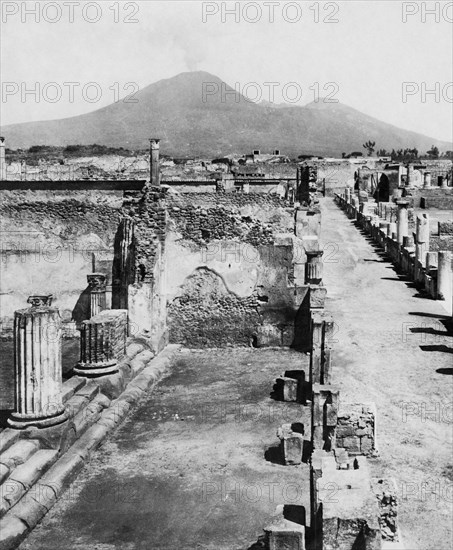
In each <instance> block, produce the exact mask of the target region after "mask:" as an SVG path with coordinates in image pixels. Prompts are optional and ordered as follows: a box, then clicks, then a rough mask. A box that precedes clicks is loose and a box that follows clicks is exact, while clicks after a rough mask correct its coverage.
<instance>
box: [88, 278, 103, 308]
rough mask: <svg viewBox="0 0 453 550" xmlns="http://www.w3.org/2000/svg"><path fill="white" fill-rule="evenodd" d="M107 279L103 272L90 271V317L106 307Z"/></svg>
mask: <svg viewBox="0 0 453 550" xmlns="http://www.w3.org/2000/svg"><path fill="white" fill-rule="evenodd" d="M106 279H107V277H106V276H105V275H104V274H103V273H90V274H89V275H87V280H88V286H89V287H90V317H94V316H95V315H98V313H101V311H104V309H106V296H105V295H106V289H107V285H106Z"/></svg>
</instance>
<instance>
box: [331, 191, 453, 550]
mask: <svg viewBox="0 0 453 550" xmlns="http://www.w3.org/2000/svg"><path fill="white" fill-rule="evenodd" d="M322 208H323V213H322V235H323V242H324V248H325V250H326V253H325V256H328V257H327V259H326V262H325V265H324V283H325V285H326V286H327V303H326V309H327V310H328V311H330V312H332V314H333V317H334V320H335V322H336V340H337V343H336V344H335V346H336V348H335V349H336V353H335V359H334V365H335V367H334V369H333V380H334V383H335V384H336V385H338V386H339V388H340V390H341V394H340V398H341V400H342V401H343V402H365V401H374V402H375V403H376V406H377V411H378V423H377V430H378V444H379V450H380V458H379V459H376V460H372V461H371V464H372V468H371V469H372V472H373V474H376V475H382V476H383V477H393V478H395V480H396V482H397V485H398V487H399V521H400V525H401V526H402V530H403V535H404V541H405V547H406V549H407V550H413V549H414V550H415V549H419V550H451V548H453V535H452V526H453V513H452V510H453V468H452V458H453V453H452V449H453V445H452V441H453V406H452V405H453V401H452V399H453V397H452V396H453V392H452V390H453V377H452V375H453V361H452V359H453V355H452V353H453V333H452V331H451V324H450V325H449V323H448V317H447V315H446V310H445V307H443V306H442V304H441V303H440V302H438V301H434V300H431V299H428V298H426V297H425V296H423V295H421V294H420V293H419V292H418V291H417V290H416V289H415V288H414V285H413V284H412V283H411V282H410V281H408V280H407V279H406V278H405V277H404V276H402V275H399V274H398V273H397V272H396V271H395V269H394V268H393V266H392V265H391V264H390V263H389V262H388V261H387V260H386V258H385V257H384V255H383V254H382V253H381V252H380V250H379V249H378V248H377V247H375V245H374V244H373V243H372V241H371V240H370V239H369V238H368V237H366V236H365V235H364V234H362V232H361V231H360V230H359V229H357V228H356V227H355V226H354V224H353V222H352V221H350V220H348V218H347V217H346V215H345V214H344V212H343V211H342V210H340V209H339V208H338V207H337V206H336V205H335V204H334V203H333V201H332V200H331V199H326V200H325V201H323V203H322ZM449 305H450V304H444V306H446V307H448V306H449ZM447 328H449V329H450V331H449V332H448V331H447Z"/></svg>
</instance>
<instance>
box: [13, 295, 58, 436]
mask: <svg viewBox="0 0 453 550" xmlns="http://www.w3.org/2000/svg"><path fill="white" fill-rule="evenodd" d="M49 301H50V299H49V297H47V296H30V298H29V300H28V302H29V303H31V304H32V307H30V308H28V309H22V310H19V311H16V312H15V313H14V365H15V371H16V409H15V412H14V413H13V414H12V415H11V417H10V418H9V419H8V424H9V425H10V426H11V427H12V428H18V429H23V428H28V427H30V426H35V427H37V428H47V427H49V426H55V425H57V424H61V423H62V422H64V421H65V420H66V419H67V415H66V413H65V408H64V405H63V398H62V369H61V334H62V330H61V319H60V315H59V313H58V309H56V308H52V307H50V306H49V305H46V304H47V303H49Z"/></svg>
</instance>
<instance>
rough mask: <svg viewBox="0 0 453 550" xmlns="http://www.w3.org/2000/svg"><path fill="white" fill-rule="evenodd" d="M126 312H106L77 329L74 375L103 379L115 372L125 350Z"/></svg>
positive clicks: (119, 310)
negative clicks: (102, 377) (78, 342)
mask: <svg viewBox="0 0 453 550" xmlns="http://www.w3.org/2000/svg"><path fill="white" fill-rule="evenodd" d="M126 337H127V311H126V310H121V309H118V310H113V309H112V310H105V311H103V312H102V313H100V314H99V315H96V317H92V318H91V319H90V320H89V321H84V322H83V323H82V326H81V329H80V361H79V363H78V364H77V366H76V367H75V368H74V373H75V374H78V375H81V376H90V377H97V376H104V375H106V374H114V373H115V372H118V362H119V361H120V360H121V359H122V357H123V356H124V353H125V349H126Z"/></svg>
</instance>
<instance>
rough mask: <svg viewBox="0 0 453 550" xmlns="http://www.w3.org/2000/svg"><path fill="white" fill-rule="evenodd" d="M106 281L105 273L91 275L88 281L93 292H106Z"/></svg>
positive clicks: (88, 276)
mask: <svg viewBox="0 0 453 550" xmlns="http://www.w3.org/2000/svg"><path fill="white" fill-rule="evenodd" d="M106 279H107V277H106V276H105V275H104V273H89V274H88V275H87V281H88V285H89V287H90V290H91V292H105V287H106Z"/></svg>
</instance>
